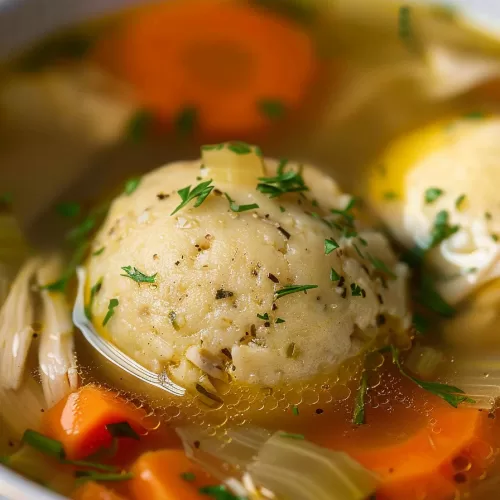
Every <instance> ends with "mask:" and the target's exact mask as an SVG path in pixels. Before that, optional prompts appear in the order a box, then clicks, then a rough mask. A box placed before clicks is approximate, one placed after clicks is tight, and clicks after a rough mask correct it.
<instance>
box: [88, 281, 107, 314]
mask: <svg viewBox="0 0 500 500" xmlns="http://www.w3.org/2000/svg"><path fill="white" fill-rule="evenodd" d="M103 279H104V278H100V279H99V280H98V281H97V283H96V284H95V285H94V286H93V287H92V288H91V289H90V300H89V303H88V305H86V306H85V316H87V318H88V319H89V320H92V306H93V305H94V299H95V296H96V295H97V294H98V293H99V292H100V291H101V288H102V281H103Z"/></svg>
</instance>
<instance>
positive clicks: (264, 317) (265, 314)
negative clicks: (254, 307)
mask: <svg viewBox="0 0 500 500" xmlns="http://www.w3.org/2000/svg"><path fill="white" fill-rule="evenodd" d="M257 318H259V319H261V320H262V321H269V314H267V313H264V314H257Z"/></svg>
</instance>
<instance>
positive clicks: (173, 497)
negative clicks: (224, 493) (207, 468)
mask: <svg viewBox="0 0 500 500" xmlns="http://www.w3.org/2000/svg"><path fill="white" fill-rule="evenodd" d="M132 473H133V474H134V478H133V479H132V480H131V481H130V492H131V494H132V498H133V499H134V500H143V499H144V498H147V499H148V500H179V499H182V500H206V498H207V496H206V495H203V494H201V493H199V491H198V490H199V489H200V488H201V487H203V486H208V485H211V484H214V481H213V480H211V479H210V477H209V476H208V475H207V473H206V472H204V471H203V470H202V469H200V468H199V467H198V466H196V465H195V464H193V463H192V462H191V461H190V460H189V459H188V458H187V457H186V455H185V453H184V451H182V450H161V451H155V452H150V453H145V454H144V455H142V456H141V457H140V458H139V459H138V460H137V462H136V463H135V464H134V466H133V467H132Z"/></svg>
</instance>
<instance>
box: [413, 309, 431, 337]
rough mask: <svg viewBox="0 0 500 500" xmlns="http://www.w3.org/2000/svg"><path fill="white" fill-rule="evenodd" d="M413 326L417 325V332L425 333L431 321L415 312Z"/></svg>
mask: <svg viewBox="0 0 500 500" xmlns="http://www.w3.org/2000/svg"><path fill="white" fill-rule="evenodd" d="M413 326H414V327H415V330H417V333H419V334H420V335H424V334H425V333H426V332H427V330H428V329H429V322H428V321H427V318H426V317H425V316H422V315H421V314H418V313H415V314H414V315H413Z"/></svg>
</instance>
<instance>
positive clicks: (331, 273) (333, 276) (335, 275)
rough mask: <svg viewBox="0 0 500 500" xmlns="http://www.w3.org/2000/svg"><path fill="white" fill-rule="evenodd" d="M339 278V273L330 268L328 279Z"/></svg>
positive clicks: (336, 279) (335, 279)
mask: <svg viewBox="0 0 500 500" xmlns="http://www.w3.org/2000/svg"><path fill="white" fill-rule="evenodd" d="M339 279H340V274H339V273H338V272H337V271H335V269H333V267H332V268H331V269H330V281H338V280H339Z"/></svg>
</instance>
